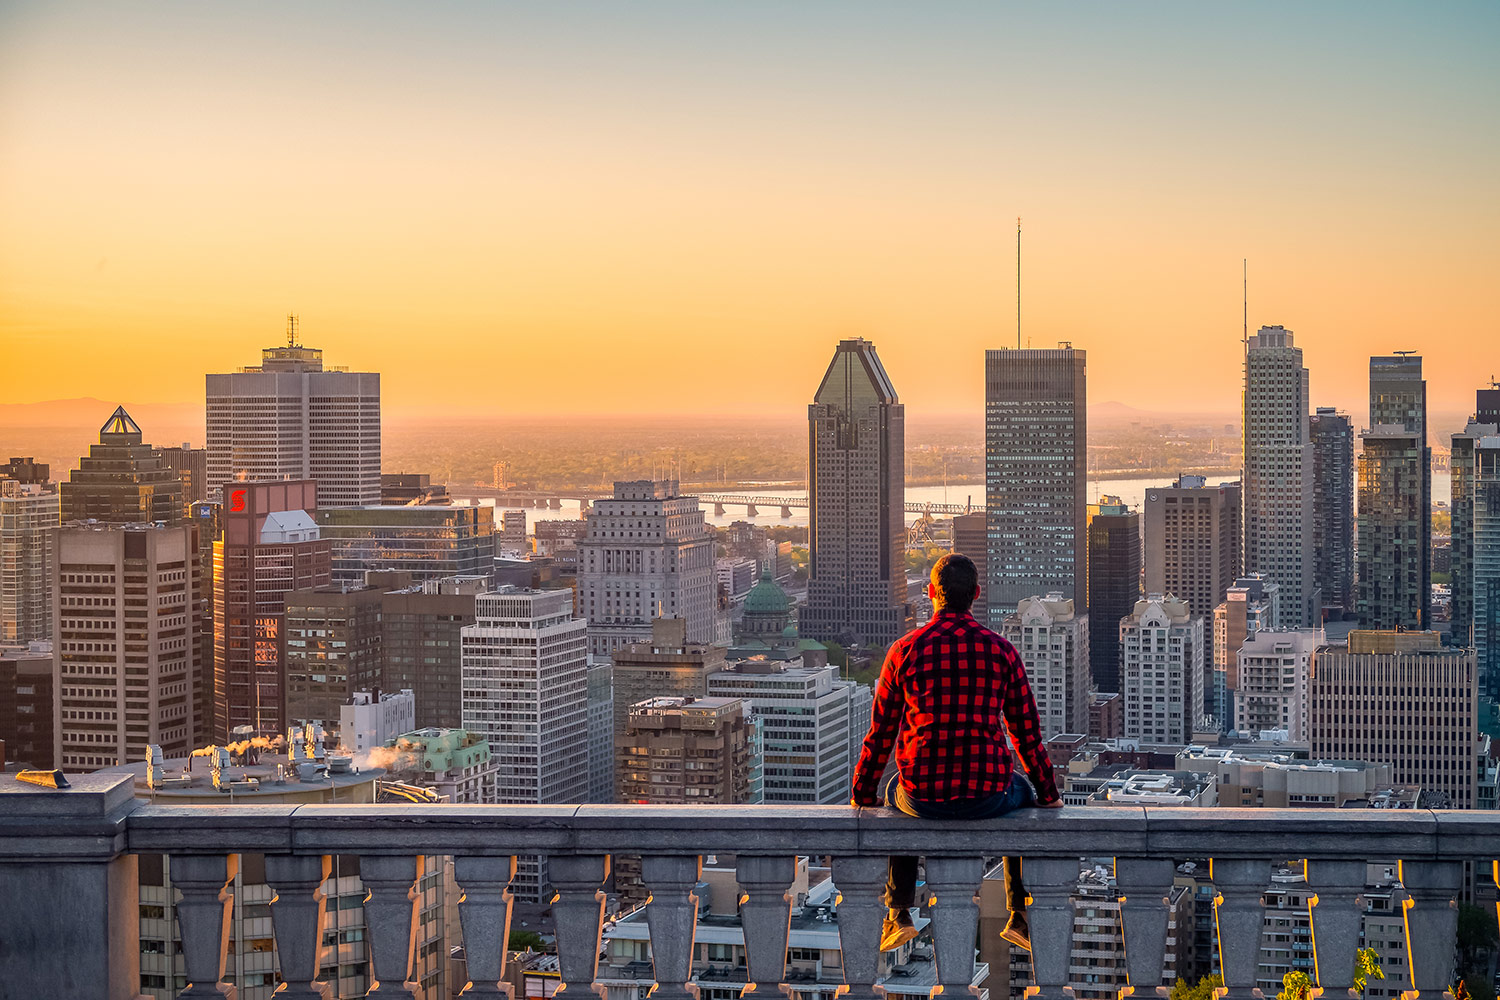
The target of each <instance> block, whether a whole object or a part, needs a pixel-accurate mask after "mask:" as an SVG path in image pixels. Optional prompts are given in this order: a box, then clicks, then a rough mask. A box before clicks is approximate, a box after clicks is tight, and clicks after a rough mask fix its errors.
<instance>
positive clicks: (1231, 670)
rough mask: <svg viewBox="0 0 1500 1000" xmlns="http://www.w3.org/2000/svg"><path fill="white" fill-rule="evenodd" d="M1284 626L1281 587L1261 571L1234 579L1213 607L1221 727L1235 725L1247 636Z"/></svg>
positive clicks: (1215, 710) (1216, 717)
mask: <svg viewBox="0 0 1500 1000" xmlns="http://www.w3.org/2000/svg"><path fill="white" fill-rule="evenodd" d="M1280 626H1281V588H1280V587H1278V586H1277V585H1276V582H1275V581H1274V580H1272V579H1271V578H1270V577H1268V576H1266V575H1264V574H1262V573H1251V574H1249V575H1247V576H1242V577H1240V578H1239V579H1238V580H1235V581H1234V586H1233V587H1230V588H1229V590H1228V591H1227V592H1226V593H1225V594H1224V603H1222V604H1220V605H1219V606H1218V607H1216V608H1214V623H1213V637H1214V638H1213V681H1212V683H1211V684H1210V685H1209V687H1210V688H1212V689H1213V690H1212V696H1213V711H1212V712H1211V714H1212V715H1213V717H1214V720H1215V721H1216V722H1217V723H1218V725H1219V728H1220V729H1221V730H1223V731H1228V730H1230V729H1233V728H1234V697H1235V691H1236V689H1237V688H1238V687H1239V651H1240V647H1241V646H1243V645H1244V644H1245V640H1246V639H1248V638H1250V637H1251V636H1253V635H1255V634H1256V633H1257V632H1260V631H1261V630H1263V629H1271V628H1279V627H1280Z"/></svg>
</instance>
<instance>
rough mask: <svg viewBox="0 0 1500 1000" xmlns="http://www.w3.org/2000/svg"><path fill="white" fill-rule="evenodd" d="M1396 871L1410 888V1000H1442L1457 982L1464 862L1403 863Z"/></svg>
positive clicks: (1407, 904)
mask: <svg viewBox="0 0 1500 1000" xmlns="http://www.w3.org/2000/svg"><path fill="white" fill-rule="evenodd" d="M1397 870H1398V872H1399V873H1400V875H1399V877H1400V879H1401V884H1402V886H1404V887H1405V889H1406V899H1405V900H1403V901H1402V903H1401V906H1402V908H1403V909H1404V910H1405V911H1406V954H1407V965H1406V977H1407V993H1406V994H1405V997H1406V1000H1441V997H1442V995H1443V991H1444V990H1446V989H1447V988H1448V986H1449V984H1451V983H1452V981H1453V942H1454V941H1455V940H1456V939H1457V938H1458V890H1459V888H1460V887H1461V886H1462V885H1463V863H1462V862H1459V861H1402V862H1400V867H1399V868H1398V869H1397Z"/></svg>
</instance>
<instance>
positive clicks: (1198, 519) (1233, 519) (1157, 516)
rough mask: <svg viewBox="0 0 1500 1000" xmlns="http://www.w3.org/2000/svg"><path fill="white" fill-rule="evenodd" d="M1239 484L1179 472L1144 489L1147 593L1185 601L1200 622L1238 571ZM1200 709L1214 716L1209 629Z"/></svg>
mask: <svg viewBox="0 0 1500 1000" xmlns="http://www.w3.org/2000/svg"><path fill="white" fill-rule="evenodd" d="M1240 493H1241V491H1240V484H1239V483H1220V484H1219V485H1218V486H1209V485H1208V482H1207V480H1205V479H1204V478H1203V477H1202V476H1178V477H1177V482H1175V483H1174V484H1172V485H1171V486H1169V487H1165V488H1157V489H1148V490H1147V491H1146V593H1148V594H1170V595H1172V596H1174V597H1177V598H1180V599H1182V600H1184V601H1187V604H1188V609H1189V610H1190V611H1191V612H1192V613H1193V614H1194V615H1200V616H1202V617H1203V619H1204V621H1210V620H1212V616H1213V613H1214V608H1216V607H1218V605H1219V603H1220V602H1221V601H1223V600H1224V595H1225V593H1226V592H1227V591H1228V590H1229V588H1230V586H1231V585H1232V584H1233V583H1234V579H1235V577H1237V576H1238V575H1239V573H1240V545H1241V539H1242V537H1243V535H1242V533H1241V529H1240ZM1204 638H1205V640H1206V646H1205V648H1204V656H1203V659H1204V666H1205V669H1206V670H1207V671H1208V673H1207V674H1205V675H1204V679H1203V684H1202V685H1201V686H1200V690H1201V691H1202V692H1203V695H1204V699H1205V701H1204V705H1203V711H1204V712H1205V713H1206V714H1213V711H1214V705H1213V684H1212V683H1211V678H1212V671H1213V662H1214V660H1213V632H1212V630H1209V631H1208V633H1207V634H1206V635H1205V636H1204Z"/></svg>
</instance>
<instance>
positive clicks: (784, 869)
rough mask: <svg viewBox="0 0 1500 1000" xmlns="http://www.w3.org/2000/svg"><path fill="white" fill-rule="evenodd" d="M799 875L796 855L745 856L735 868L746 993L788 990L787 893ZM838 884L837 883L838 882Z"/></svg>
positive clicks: (789, 907) (789, 906)
mask: <svg viewBox="0 0 1500 1000" xmlns="http://www.w3.org/2000/svg"><path fill="white" fill-rule="evenodd" d="M796 874H797V859H796V858H795V857H755V856H753V855H741V856H740V858H739V863H738V865H737V866H736V867H735V880H736V881H738V882H739V884H740V889H742V890H743V892H742V893H741V895H740V923H741V925H742V926H743V927H744V930H745V964H746V965H747V966H748V976H749V978H748V981H747V984H746V986H745V994H746V995H748V994H751V993H754V994H756V995H757V996H761V997H764V996H771V995H776V994H782V993H785V992H786V990H785V987H784V986H783V985H782V983H783V981H784V980H785V979H786V945H787V935H788V931H789V929H790V924H791V919H792V897H791V896H790V895H789V894H788V893H787V890H788V889H789V888H790V887H791V884H792V879H793V878H795V877H796ZM835 884H837V883H835Z"/></svg>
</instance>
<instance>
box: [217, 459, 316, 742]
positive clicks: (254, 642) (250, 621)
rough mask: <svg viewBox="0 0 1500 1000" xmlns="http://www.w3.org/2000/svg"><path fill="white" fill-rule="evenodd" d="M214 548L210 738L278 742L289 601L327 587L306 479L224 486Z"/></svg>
mask: <svg viewBox="0 0 1500 1000" xmlns="http://www.w3.org/2000/svg"><path fill="white" fill-rule="evenodd" d="M223 496H224V508H223V512H222V533H221V535H220V537H219V540H218V541H216V542H214V580H213V593H214V738H215V739H216V740H218V741H220V742H222V741H224V740H227V739H228V738H229V734H230V732H231V731H233V730H235V729H237V728H239V727H240V726H250V727H251V728H252V729H253V730H254V731H255V732H256V734H258V735H261V736H275V735H277V734H278V733H281V732H284V731H285V729H286V725H287V723H288V722H289V721H290V720H289V719H288V718H287V714H286V689H285V687H284V686H283V682H284V679H285V673H286V670H285V662H286V661H285V656H286V636H285V631H284V628H285V612H286V603H285V602H286V595H287V594H288V593H289V592H290V591H293V590H306V589H309V588H312V587H322V586H326V585H328V584H329V583H332V582H333V581H332V577H331V573H330V566H331V558H330V555H329V547H328V542H327V541H325V540H323V539H321V538H319V537H318V526H317V525H316V524H315V523H313V519H312V517H311V515H310V514H309V513H308V512H309V511H312V510H315V509H316V508H317V506H318V485H317V484H316V483H312V482H308V481H307V480H300V481H288V482H280V483H226V484H224V485H223Z"/></svg>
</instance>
